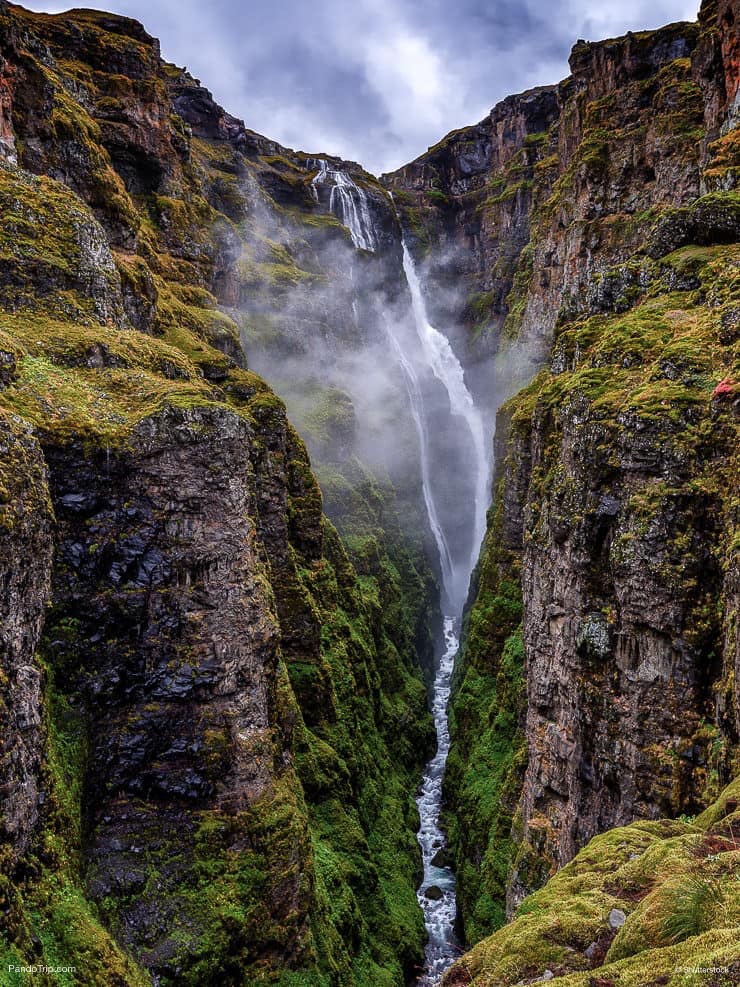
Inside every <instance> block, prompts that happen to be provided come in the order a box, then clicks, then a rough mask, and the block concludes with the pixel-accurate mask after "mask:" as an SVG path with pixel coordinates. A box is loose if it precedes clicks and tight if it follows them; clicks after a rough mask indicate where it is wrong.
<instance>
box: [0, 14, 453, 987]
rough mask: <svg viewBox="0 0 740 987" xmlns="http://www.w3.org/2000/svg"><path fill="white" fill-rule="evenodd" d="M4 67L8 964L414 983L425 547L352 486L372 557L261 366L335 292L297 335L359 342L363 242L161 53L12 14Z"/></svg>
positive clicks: (124, 975) (386, 494) (280, 156)
mask: <svg viewBox="0 0 740 987" xmlns="http://www.w3.org/2000/svg"><path fill="white" fill-rule="evenodd" d="M0 37H1V39H2V59H1V60H0V138H1V140H0V149H1V151H2V156H3V160H2V161H0V204H1V207H2V213H3V229H2V234H0V307H1V309H2V312H1V313H0V415H1V416H2V421H1V422H0V454H1V459H2V469H1V472H0V477H1V479H0V525H1V527H0V545H1V546H2V547H1V548H0V556H1V559H2V572H3V575H2V579H1V580H0V608H1V609H2V618H3V619H2V633H1V635H0V641H1V645H0V647H1V651H0V711H1V713H2V747H1V748H0V793H2V812H1V813H0V819H1V820H2V822H1V823H0V839H1V840H2V847H1V849H0V899H1V900H2V908H3V914H4V916H5V921H4V922H3V927H2V930H1V931H0V943H2V953H3V963H4V964H6V960H7V963H10V964H11V965H12V964H17V965H28V964H38V965H44V964H49V965H55V964H62V965H71V966H76V967H77V969H78V975H79V977H80V978H81V980H80V982H84V983H90V984H92V983H95V984H107V983H110V984H114V983H115V984H121V983H126V984H144V983H151V982H153V981H155V982H157V983H162V984H164V983H193V984H205V983H214V984H215V983H218V984H224V983H243V982H245V981H246V980H249V982H255V981H259V980H260V979H269V978H272V979H273V980H274V979H276V978H278V979H279V978H280V977H284V978H285V979H286V982H287V981H290V982H293V981H291V976H292V974H291V972H290V971H291V970H293V969H301V970H303V971H304V973H305V975H306V976H310V977H311V978H313V981H315V982H317V983H318V982H322V983H323V982H337V981H341V982H343V983H353V982H357V983H366V982H378V983H380V982H400V981H401V980H403V979H404V978H405V976H406V975H407V974H408V972H409V971H410V970H411V968H412V967H413V965H414V964H415V963H417V962H418V961H419V959H420V957H421V949H422V943H423V924H422V919H421V915H420V911H419V909H418V906H417V902H416V896H415V885H416V882H417V870H418V866H419V860H418V851H417V847H416V844H415V840H414V826H415V819H416V817H415V808H414V805H413V801H412V798H411V794H410V793H411V792H413V789H414V783H415V778H416V774H417V772H418V768H419V764H420V762H421V760H422V759H423V758H424V757H425V755H426V753H427V751H428V749H429V745H430V742H431V726H430V718H429V716H428V713H427V710H426V695H425V690H424V686H423V682H422V675H423V668H422V665H423V664H424V663H425V662H427V661H428V660H429V652H430V647H431V630H430V627H432V626H433V621H434V614H435V607H436V602H435V597H436V592H437V591H436V585H435V581H434V577H433V575H432V573H431V571H430V569H429V566H428V564H427V562H426V558H425V554H424V546H423V540H424V537H425V534H424V530H423V527H422V526H421V524H420V523H419V522H418V519H417V520H416V522H415V523H416V529H414V532H413V533H411V534H408V532H407V531H405V530H404V529H403V528H402V526H401V525H400V522H399V521H398V519H397V511H398V510H399V509H400V508H399V507H398V505H399V504H400V505H401V507H403V504H404V497H405V498H406V501H405V503H410V500H411V495H410V494H409V492H408V491H404V490H401V491H400V492H399V497H398V501H396V493H395V491H394V490H393V488H392V486H391V485H390V483H386V485H385V486H384V487H383V489H382V490H380V489H379V488H378V487H377V485H376V481H375V480H374V477H373V476H372V474H371V473H370V472H369V471H367V470H365V471H364V472H363V471H362V470H361V469H360V466H359V465H358V466H357V469H358V471H359V475H360V478H359V479H358V481H357V484H356V485H355V486H353V484H352V482H351V477H350V479H349V480H346V481H345V490H346V492H347V497H348V502H346V503H340V502H339V501H338V500H337V503H336V519H337V520H338V521H342V522H344V523H345V524H346V525H347V526H348V527H352V526H353V525H354V528H353V531H354V533H355V535H356V537H355V539H354V541H353V542H352V545H351V547H352V549H353V557H352V558H350V556H349V555H348V554H347V549H346V547H345V544H344V543H343V542H342V541H341V540H340V538H339V537H338V535H337V532H336V530H335V529H334V528H333V526H332V524H331V523H330V522H329V520H328V519H327V518H326V517H325V516H324V515H323V514H322V496H321V492H320V490H319V487H318V485H317V482H316V480H315V478H314V476H313V473H312V472H311V468H310V464H309V460H308V456H307V452H306V448H305V446H304V444H303V441H302V440H301V439H300V438H299V437H298V435H297V434H296V432H295V431H294V429H293V427H292V426H291V424H290V423H289V421H288V419H287V416H286V410H285V406H284V404H283V403H282V401H281V400H280V399H278V398H277V397H276V396H275V394H274V393H273V392H272V391H271V390H270V389H269V387H268V386H267V385H266V384H265V383H264V381H263V380H262V379H261V378H260V377H258V376H257V375H256V374H255V373H253V372H252V371H251V370H248V369H247V367H246V355H245V351H244V349H243V348H242V339H243V338H246V339H252V340H253V341H254V342H255V345H256V340H257V338H258V337H260V334H261V333H262V336H263V337H264V336H269V332H268V330H269V329H272V331H273V335H274V334H275V333H279V335H280V339H281V340H282V342H281V344H280V345H283V346H284V347H285V346H289V340H290V336H291V326H293V329H294V330H295V324H294V323H293V322H292V321H291V320H292V319H293V316H294V313H295V311H296V310H297V309H299V308H300V298H301V297H306V298H307V297H309V296H311V287H312V286H314V287H315V286H316V285H318V284H319V283H324V282H329V281H332V282H333V283H334V284H335V286H336V288H337V291H336V294H337V297H338V298H339V299H340V300H342V299H343V302H346V304H345V305H344V308H342V304H341V303H340V301H338V302H337V303H336V304H335V306H334V308H333V309H331V310H329V309H327V308H325V307H324V308H322V307H321V305H320V303H318V302H316V300H315V298H314V309H313V310H311V311H307V310H306V311H304V313H303V316H304V323H303V328H306V327H309V326H311V327H312V328H313V326H317V327H318V326H319V325H320V326H321V328H322V330H323V334H324V336H325V337H326V338H327V339H329V340H332V341H333V342H334V344H337V340H338V339H340V338H341V337H342V334H344V336H345V337H346V335H347V332H346V315H347V313H346V308H347V307H349V301H348V299H347V298H344V296H342V291H341V286H342V284H343V283H344V282H346V281H348V280H349V264H348V263H347V257H348V255H349V254H350V253H351V252H352V251H353V247H352V244H351V242H350V240H349V236H348V232H347V230H346V229H345V228H344V227H343V226H342V225H341V224H340V223H338V222H337V221H336V220H335V219H334V217H333V216H331V215H327V214H326V212H325V210H324V207H323V206H322V204H321V203H320V202H317V201H316V198H315V197H314V195H313V194H312V186H311V180H312V178H313V177H314V176H315V175H316V173H317V167H316V164H315V162H312V161H311V159H308V158H306V157H305V156H301V155H295V154H294V153H293V152H290V151H287V150H286V149H284V148H281V147H280V146H279V145H276V144H274V143H273V142H271V141H269V140H267V139H265V138H262V137H260V136H259V135H257V134H254V133H252V132H250V131H248V130H246V129H245V128H244V126H243V125H242V124H241V123H240V121H237V120H235V119H234V118H232V117H230V116H229V115H228V114H226V113H225V112H224V111H223V110H222V109H221V108H220V107H218V106H217V105H216V104H215V103H214V101H213V99H212V98H211V96H210V94H209V93H208V92H207V90H205V89H204V88H203V87H201V86H200V84H199V83H197V82H196V81H195V80H193V79H192V78H190V77H189V76H187V75H186V74H185V73H184V72H182V71H181V70H179V69H177V68H176V67H174V66H171V65H168V64H166V63H164V62H162V61H161V59H160V57H159V47H158V43H157V42H156V41H155V40H154V39H153V38H151V37H150V36H149V35H148V34H147V33H146V32H145V31H144V29H143V28H142V27H141V25H139V24H137V23H136V22H134V21H130V20H127V19H126V18H121V17H117V16H114V15H108V14H103V13H98V12H94V11H76V12H73V13H72V14H70V15H62V16H59V17H47V16H41V15H34V14H30V13H28V12H26V11H24V10H22V9H21V8H18V7H15V6H13V5H9V4H5V3H3V4H0ZM355 173H356V174H357V177H358V180H361V181H366V182H367V184H368V195H369V196H370V198H371V200H372V202H373V203H374V204H373V205H372V208H373V209H374V210H377V212H378V217H377V228H378V231H379V233H378V235H379V236H380V237H387V238H388V240H389V244H390V245H389V246H388V250H387V251H386V252H385V253H384V255H383V256H384V257H385V255H386V254H387V253H390V254H392V251H393V244H394V243H395V244H396V248H398V227H397V224H396V221H395V218H394V215H393V212H392V210H391V208H390V202H389V199H388V197H387V195H386V194H385V193H384V192H383V191H382V190H381V189H380V187H379V186H378V185H377V183H375V182H373V181H371V180H370V178H369V176H367V178H363V177H362V175H363V173H362V172H361V170H360V169H359V168H356V169H355ZM367 267H368V275H367V277H368V282H370V281H372V283H373V284H377V285H378V290H379V291H380V290H383V291H387V292H388V293H389V294H393V292H394V290H397V285H395V286H394V284H393V279H392V278H391V277H390V275H389V270H390V266H389V264H387V263H386V261H385V260H381V259H380V256H379V259H378V262H377V264H374V265H372V264H371V263H370V264H368V265H367ZM396 281H397V275H396ZM294 296H295V297H294ZM288 298H290V305H289V304H288ZM296 299H297V300H296ZM291 305H292V306H293V307H291ZM311 320H314V321H313V322H312V321H311ZM295 335H296V333H295V331H294V332H293V336H294V338H295ZM286 341H287V342H286ZM305 342H306V340H305V338H301V346H303V347H304V348H305ZM337 345H338V344H337ZM319 433H320V430H319V429H318V426H316V427H315V428H314V433H313V434H317V435H319V439H320V434H319ZM309 434H312V433H310V430H309ZM317 442H318V440H317ZM350 445H351V443H350ZM352 498H354V499H352ZM367 504H372V511H369V512H368V513H367V515H366V514H363V511H364V510H365V507H366V506H367ZM353 512H354V513H353ZM355 515H358V516H359V520H357V519H356V518H355ZM382 515H385V519H386V520H385V522H384V521H382V520H381V516H382ZM353 518H355V519H354V520H353ZM384 523H386V525H387V530H386V528H384V527H383V524H384ZM400 724H403V730H400V729H399V725H400ZM3 969H6V965H4V967H3ZM40 976H41V978H42V980H41V981H40V982H42V981H43V982H46V979H48V978H46V975H45V974H41V975H40Z"/></svg>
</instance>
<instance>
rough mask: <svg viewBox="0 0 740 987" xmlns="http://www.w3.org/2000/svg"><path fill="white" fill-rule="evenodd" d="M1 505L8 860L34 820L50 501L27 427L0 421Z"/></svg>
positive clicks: (22, 847)
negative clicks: (38, 653)
mask: <svg viewBox="0 0 740 987" xmlns="http://www.w3.org/2000/svg"><path fill="white" fill-rule="evenodd" d="M0 452H1V454H2V472H1V473H0V477H1V479H0V484H1V489H2V494H1V496H2V506H0V546H1V547H0V565H1V566H2V572H3V580H2V594H1V596H0V612H1V613H2V621H1V625H2V632H0V647H1V648H2V661H1V664H0V668H2V678H1V679H0V711H1V712H2V741H1V742H0V793H1V794H2V804H3V807H4V811H3V815H2V822H1V823H0V838H1V839H2V841H3V843H4V844H7V845H8V847H9V850H10V854H11V859H12V860H18V859H19V858H20V857H22V856H23V855H24V854H25V853H26V852H27V850H28V848H29V845H30V841H31V836H32V833H33V830H34V827H35V826H36V824H37V823H38V819H39V800H40V794H41V792H40V785H39V776H40V770H41V751H42V742H41V671H40V669H39V667H38V664H37V662H36V656H35V652H36V647H37V644H38V640H39V635H40V631H41V621H42V615H43V611H44V606H45V604H46V600H47V597H48V593H49V577H50V573H51V545H52V537H51V507H50V503H49V488H48V485H47V473H46V464H45V463H44V458H43V456H42V454H41V450H40V448H39V445H38V442H37V441H36V439H35V438H34V436H33V435H32V433H31V430H30V429H29V428H28V427H27V426H24V424H23V423H22V422H21V421H20V420H19V419H17V418H15V419H13V418H9V417H6V416H3V417H2V419H1V420H0Z"/></svg>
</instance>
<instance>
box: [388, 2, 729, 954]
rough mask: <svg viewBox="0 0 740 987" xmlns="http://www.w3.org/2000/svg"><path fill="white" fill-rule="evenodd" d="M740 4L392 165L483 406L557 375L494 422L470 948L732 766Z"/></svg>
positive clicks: (457, 703) (471, 753) (468, 880)
mask: <svg viewBox="0 0 740 987" xmlns="http://www.w3.org/2000/svg"><path fill="white" fill-rule="evenodd" d="M736 7H737V5H736V4H730V3H722V4H713V3H707V4H704V5H703V6H702V11H701V15H700V18H699V23H698V25H697V24H676V25H671V26H669V27H667V28H664V29H661V30H659V31H657V32H643V33H640V34H628V35H627V36H625V37H623V38H618V39H614V40H611V41H607V42H600V43H594V44H592V43H589V44H587V43H585V42H578V43H577V44H576V46H575V48H574V49H573V52H572V55H571V61H570V65H571V73H572V74H571V76H570V77H569V78H568V79H566V80H565V81H564V82H562V83H561V84H560V85H559V86H557V87H555V88H553V89H547V90H542V91H536V92H533V93H526V94H523V96H522V97H515V98H510V99H509V100H506V101H504V103H502V104H500V105H499V106H498V107H496V108H495V110H494V111H493V112H492V114H491V117H490V118H489V119H487V120H486V121H483V122H482V123H481V124H479V125H477V126H476V127H472V128H467V129H464V130H461V131H456V132H454V133H453V134H451V135H450V136H449V137H447V138H445V139H444V140H443V141H442V142H441V143H440V144H439V145H437V146H436V147H434V148H432V149H430V150H429V151H428V152H427V154H425V155H422V157H421V158H420V159H418V160H417V161H416V162H413V163H412V164H411V165H408V166H406V167H405V168H403V169H401V170H400V171H399V172H397V173H395V174H394V175H392V176H387V180H388V181H389V182H390V183H391V184H392V185H393V186H394V187H395V188H398V189H399V190H400V191H399V193H398V194H397V199H398V200H399V201H400V202H401V203H402V206H403V214H402V218H403V222H404V225H405V226H406V227H407V230H408V233H409V235H410V236H412V237H413V239H414V242H415V244H416V247H415V249H416V251H417V252H418V254H419V255H420V257H421V256H423V254H424V252H425V251H427V258H426V261H425V265H426V267H425V269H426V289H427V292H428V294H429V295H430V297H431V298H432V299H436V305H437V311H438V313H439V316H440V319H441V320H444V319H447V321H448V322H449V321H455V320H456V321H457V322H458V324H462V325H463V326H467V330H468V335H467V336H461V337H459V338H458V339H457V340H456V346H457V348H458V352H459V353H460V354H461V357H462V358H463V360H464V362H466V369H467V371H468V372H469V373H470V374H471V379H473V380H475V381H476V386H477V388H478V390H479V392H480V390H481V389H485V388H488V391H489V401H490V403H492V404H495V403H496V402H497V401H499V400H500V399H501V396H502V395H506V393H507V392H508V393H511V390H512V389H515V388H516V386H517V385H518V384H519V383H521V376H520V375H521V373H522V372H524V373H526V372H530V373H531V367H532V365H533V364H534V365H535V366H539V367H543V366H544V367H545V369H543V370H542V372H541V373H540V374H539V375H538V376H537V377H536V378H535V380H534V382H533V383H532V384H531V385H530V386H529V387H528V388H526V389H525V390H524V391H523V392H521V393H520V394H519V395H518V396H517V397H516V398H513V399H512V400H511V402H510V403H509V404H507V405H505V406H504V408H503V410H502V411H501V412H500V413H499V416H498V422H497V430H496V448H497V479H496V512H495V514H494V515H493V517H492V519H491V523H490V528H489V536H488V539H487V542H486V545H485V546H484V551H483V554H482V558H481V562H480V565H479V570H478V573H477V575H476V577H475V579H474V584H473V590H472V592H471V599H470V604H469V611H468V615H467V621H466V623H467V628H466V631H465V634H464V642H463V652H462V656H463V657H462V662H461V667H460V668H459V670H458V681H457V694H456V697H455V698H454V699H453V735H454V742H453V747H452V751H451V756H450V762H449V768H448V775H447V780H446V792H447V797H448V802H449V805H450V809H449V827H450V835H451V842H452V845H453V847H454V849H455V853H456V858H457V868H458V878H459V880H458V888H459V899H460V903H461V907H462V910H463V918H464V920H465V924H466V931H467V935H468V938H469V940H473V941H474V940H476V939H478V938H480V937H481V936H482V935H484V934H486V933H487V932H489V931H490V930H491V929H492V928H494V927H495V926H496V925H497V924H499V923H500V922H501V921H502V920H503V918H504V910H503V902H504V900H505V899H506V901H507V905H508V913H509V914H511V913H512V910H513V909H514V908H515V907H516V906H517V905H518V904H519V903H520V902H521V900H522V899H523V897H524V896H525V895H526V894H528V893H529V891H531V890H532V889H533V888H535V887H538V886H539V885H540V884H541V883H542V882H543V881H544V880H546V878H547V876H548V875H549V874H550V873H552V872H553V870H554V869H556V868H557V867H560V866H562V865H563V864H565V863H566V862H567V861H568V860H570V859H571V858H572V857H573V855H574V854H575V853H576V852H577V851H578V849H579V848H580V847H582V846H583V845H584V844H585V843H586V842H587V841H588V840H589V839H590V838H591V837H592V836H594V835H595V834H596V833H599V832H601V831H603V830H605V829H608V828H609V827H612V826H615V825H622V824H626V823H629V822H631V821H632V820H633V819H635V818H645V817H647V818H657V817H659V816H665V815H677V814H679V813H682V812H688V813H693V812H695V811H696V810H697V808H700V807H701V806H703V805H705V804H706V802H707V800H708V799H710V798H711V797H713V796H714V795H715V794H716V793H717V785H718V784H722V783H724V782H726V781H728V780H729V779H730V778H731V777H732V775H733V773H734V771H735V770H736V751H737V744H738V729H737V716H738V706H737V694H736V691H735V689H736V687H735V685H734V683H735V681H736V680H735V672H734V668H735V663H736V655H737V648H738V634H737V625H736V621H735V617H734V613H735V603H734V594H735V592H736V590H735V585H736V581H737V575H736V573H737V566H738V562H737V556H736V549H734V548H733V538H734V537H735V535H734V534H733V532H734V531H735V526H736V524H737V515H736V509H737V505H736V503H735V501H734V499H733V497H734V495H733V494H732V493H731V492H730V490H731V489H733V488H734V487H735V486H736V479H735V478H736V477H737V475H738V465H737V458H736V446H737V423H736V415H737V408H736V389H737V385H736V384H735V383H733V382H734V381H736V380H737V370H736V368H737V349H736V346H737V332H736V320H737V311H736V310H737V300H736V295H735V293H736V290H737V288H736V284H737V270H736V266H735V262H736V256H737V240H738V234H739V233H740V222H739V221H738V219H739V217H738V212H737V192H736V191H735V189H736V183H737V175H738V171H737V166H738V155H737V130H736V123H737V117H736V109H735V105H736V93H737V30H736V25H735V19H736V17H737V9H736ZM535 108H536V109H537V112H536V113H534V112H533V111H534V109H535ZM472 149H474V151H473V150H472ZM513 169H516V170H513ZM520 182H521V183H523V184H519V183H520ZM500 198H503V201H498V200H499V199H500ZM487 216H490V217H492V225H490V226H487V225H486V224H487V220H486V218H485V217H487ZM486 230H487V233H486ZM492 231H496V234H497V235H491V233H492ZM466 236H469V238H470V239H469V243H470V244H472V245H473V251H472V252H473V254H474V255H475V258H476V259H475V262H472V263H471V262H470V256H471V253H470V250H469V249H468V247H467V246H466V244H465V237H466ZM502 270H504V271H506V272H507V273H506V277H505V278H503V279H500V273H501V271H502ZM455 281H457V290H451V289H452V288H454V287H455ZM490 291H493V295H492V296H491V297H490V298H488V299H487V300H486V303H485V305H484V304H483V302H482V301H481V303H480V306H479V308H478V309H477V310H475V311H474V310H473V308H471V304H470V298H471V297H473V298H475V297H476V296H475V293H476V292H478V293H479V294H478V296H477V297H478V299H480V298H481V295H480V293H485V292H490ZM471 292H472V295H471ZM489 303H490V304H489ZM731 327H732V328H731ZM528 364H529V368H530V369H529V371H528V370H527V365H528ZM481 367H482V368H483V370H481ZM724 380H726V381H727V383H726V384H723V385H722V386H719V387H718V385H720V382H722V381H724ZM520 620H521V630H520V629H519V628H518V624H519V621H520ZM520 634H521V635H522V636H521V637H520ZM492 710H493V712H492ZM517 710H518V717H517V713H516V711H517ZM486 779H487V780H486ZM462 820H466V822H465V823H463V822H462ZM469 820H472V821H473V822H472V824H471V823H470V822H469Z"/></svg>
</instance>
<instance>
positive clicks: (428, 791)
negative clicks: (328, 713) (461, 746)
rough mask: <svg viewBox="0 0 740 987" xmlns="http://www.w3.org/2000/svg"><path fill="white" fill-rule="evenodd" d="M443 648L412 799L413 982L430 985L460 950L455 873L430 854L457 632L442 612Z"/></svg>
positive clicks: (438, 840) (435, 840) (436, 836)
mask: <svg viewBox="0 0 740 987" xmlns="http://www.w3.org/2000/svg"><path fill="white" fill-rule="evenodd" d="M444 636H445V650H444V653H443V655H442V657H441V659H440V662H439V667H438V669H437V674H436V676H435V679H434V698H433V701H432V713H433V715H434V725H435V727H436V729H437V753H436V754H435V755H434V757H433V758H432V760H431V761H430V762H429V764H427V766H426V769H425V771H424V780H423V781H422V785H421V788H420V790H419V794H418V795H417V797H416V804H417V806H418V809H419V816H420V818H421V826H420V828H419V832H418V834H417V839H418V841H419V846H420V847H421V855H422V859H423V861H424V879H423V880H422V883H421V887H420V888H419V890H418V892H417V896H418V898H419V904H420V905H421V907H422V909H423V911H424V922H425V924H426V927H427V933H428V935H429V940H428V942H427V946H426V950H425V952H424V970H423V972H422V974H421V975H420V977H419V979H418V981H417V983H418V984H419V985H420V987H421V985H424V987H432V985H434V984H437V983H438V982H439V979H440V977H441V976H442V974H443V973H444V971H445V970H446V969H447V968H448V967H449V966H450V965H451V964H452V963H453V962H454V961H455V960H456V959H457V958H458V956H460V955H461V953H462V948H461V944H460V941H459V940H458V938H457V936H456V935H455V927H454V926H455V914H456V911H457V903H456V898H455V875H454V873H453V872H452V870H451V869H450V868H449V867H435V866H434V864H432V859H433V858H434V856H435V854H436V853H437V851H438V850H440V849H441V848H442V847H444V846H446V841H445V837H444V834H443V833H442V830H441V829H440V827H439V813H440V809H441V807H442V777H443V775H444V770H445V762H446V761H447V755H448V753H449V750H450V733H449V729H448V724H447V703H448V701H449V698H450V681H451V679H452V671H453V668H454V665H455V655H456V654H457V647H458V643H459V642H458V637H457V632H456V621H455V619H454V618H452V617H445V621H444ZM428 888H438V889H439V890H440V891H441V892H442V896H441V897H439V898H437V899H436V900H435V899H433V898H428V897H427V895H426V892H427V889H428Z"/></svg>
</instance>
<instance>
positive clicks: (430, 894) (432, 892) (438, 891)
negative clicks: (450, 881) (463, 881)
mask: <svg viewBox="0 0 740 987" xmlns="http://www.w3.org/2000/svg"><path fill="white" fill-rule="evenodd" d="M424 897H425V898H429V900H430V901H439V900H440V899H441V898H444V891H443V890H442V888H438V887H437V885H436V884H430V885H429V887H428V888H427V889H426V891H425V892H424Z"/></svg>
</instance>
